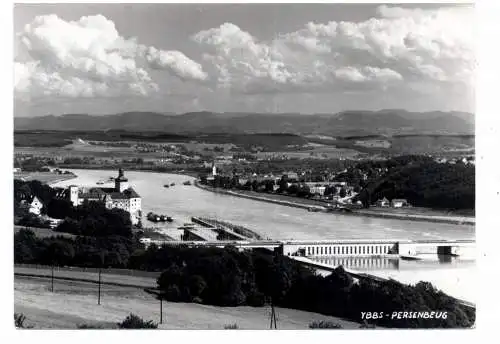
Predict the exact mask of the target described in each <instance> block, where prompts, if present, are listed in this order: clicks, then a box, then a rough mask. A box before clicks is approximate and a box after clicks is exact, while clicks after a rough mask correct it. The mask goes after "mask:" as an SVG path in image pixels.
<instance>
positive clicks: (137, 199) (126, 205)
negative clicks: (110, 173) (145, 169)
mask: <svg viewBox="0 0 500 344" xmlns="http://www.w3.org/2000/svg"><path fill="white" fill-rule="evenodd" d="M66 197H68V198H69V200H70V201H71V203H73V206H75V207H76V206H78V205H81V204H82V203H83V202H84V201H85V200H87V201H89V202H92V201H94V202H103V203H104V204H105V206H106V208H108V209H112V208H118V209H123V210H125V211H128V212H129V213H130V220H131V221H132V224H134V225H135V224H137V223H139V220H140V218H141V215H142V210H141V196H139V194H138V193H137V192H136V191H135V190H134V189H133V188H132V187H131V186H129V184H128V179H127V178H125V176H124V174H123V170H122V169H121V168H120V169H119V170H118V177H117V178H115V187H114V188H105V187H90V188H88V187H80V186H77V185H70V186H69V187H68V190H67V193H66Z"/></svg>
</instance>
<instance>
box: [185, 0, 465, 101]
mask: <svg viewBox="0 0 500 344" xmlns="http://www.w3.org/2000/svg"><path fill="white" fill-rule="evenodd" d="M458 23H459V24H458ZM472 27H473V12H472V10H471V9H470V8H461V7H460V8H458V7H449V8H440V9H425V10H422V9H410V8H399V7H389V6H380V7H379V8H378V10H377V16H376V17H375V18H370V19H368V20H365V21H361V22H348V21H341V22H336V21H331V22H328V23H314V22H310V23H307V24H306V25H304V27H303V28H302V29H300V30H298V31H295V32H289V33H281V34H279V35H278V36H276V37H275V38H273V39H272V40H267V41H260V40H258V39H257V38H255V37H253V36H252V34H251V33H249V32H245V31H243V30H241V29H240V28H239V27H238V26H236V25H234V24H231V23H225V24H223V25H221V26H220V27H217V28H212V29H208V30H204V31H200V32H198V33H197V34H195V35H193V37H192V38H193V40H194V41H195V42H197V43H199V44H200V46H201V47H202V48H203V49H205V51H206V53H205V63H208V64H210V65H212V66H213V67H214V68H213V70H214V71H215V72H214V73H213V74H214V75H213V77H214V79H216V80H218V82H219V86H220V87H225V88H230V89H232V90H235V91H238V92H256V90H260V91H261V92H263V93H264V92H268V91H279V92H288V91H294V90H297V88H299V89H304V90H308V91H311V90H318V91H323V90H341V89H342V88H343V87H351V86H350V84H352V83H357V84H358V85H360V87H361V85H362V84H363V85H364V84H370V85H371V86H372V87H375V86H381V87H383V88H386V87H387V86H397V87H403V88H404V87H405V86H406V85H410V84H412V83H419V84H422V83H434V84H435V83H446V82H447V83H457V82H458V83H464V84H466V85H469V86H470V87H472V85H471V82H472V76H473V73H474V64H475V63H474V51H473V31H472ZM346 83H347V84H346ZM408 89H410V88H408ZM413 89H415V88H413Z"/></svg>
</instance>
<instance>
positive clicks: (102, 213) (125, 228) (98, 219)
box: [49, 200, 132, 237]
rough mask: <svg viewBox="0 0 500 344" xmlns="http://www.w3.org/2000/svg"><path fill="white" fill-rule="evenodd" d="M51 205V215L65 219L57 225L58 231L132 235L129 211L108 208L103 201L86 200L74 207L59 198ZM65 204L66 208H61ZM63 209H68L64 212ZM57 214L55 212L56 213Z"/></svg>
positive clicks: (100, 234) (90, 234)
mask: <svg viewBox="0 0 500 344" xmlns="http://www.w3.org/2000/svg"><path fill="white" fill-rule="evenodd" d="M55 203H56V205H55V206H54V202H52V203H51V204H50V205H49V216H50V215H51V214H52V215H57V216H54V217H56V218H64V219H65V220H64V221H63V222H62V223H61V224H59V226H57V227H56V229H55V230H56V231H58V232H65V233H71V234H76V235H86V236H95V237H98V236H108V235H119V236H123V237H131V236H132V223H131V221H130V214H129V212H127V211H125V210H123V209H118V208H113V209H107V208H106V207H105V205H104V203H102V202H84V203H83V204H81V205H79V206H77V207H73V206H72V205H71V203H70V204H69V205H68V201H65V200H57V202H55ZM59 204H65V205H66V206H65V208H59V207H58V206H59ZM62 210H66V211H67V212H66V213H64V212H63V211H62ZM56 212H57V214H54V213H56Z"/></svg>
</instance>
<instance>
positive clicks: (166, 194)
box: [53, 170, 475, 302]
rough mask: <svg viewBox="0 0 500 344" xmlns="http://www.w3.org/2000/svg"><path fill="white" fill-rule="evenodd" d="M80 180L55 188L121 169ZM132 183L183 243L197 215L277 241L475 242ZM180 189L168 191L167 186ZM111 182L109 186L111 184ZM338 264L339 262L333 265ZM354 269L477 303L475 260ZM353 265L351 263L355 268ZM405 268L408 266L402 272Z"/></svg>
mask: <svg viewBox="0 0 500 344" xmlns="http://www.w3.org/2000/svg"><path fill="white" fill-rule="evenodd" d="M72 172H74V173H75V174H76V175H77V178H75V179H72V180H66V181H63V182H59V183H56V184H54V185H53V186H59V187H66V186H68V185H71V184H76V185H82V186H98V185H96V182H97V181H100V180H106V179H108V178H109V177H111V176H112V177H116V175H117V172H116V171H109V170H107V171H106V170H72ZM125 176H126V177H127V178H128V179H129V184H130V185H131V186H132V187H133V188H134V189H135V190H136V191H137V192H138V193H139V194H140V195H141V197H142V210H143V214H147V213H148V212H149V211H152V212H155V213H158V214H165V215H168V216H172V217H173V218H174V222H172V223H169V224H153V223H151V222H149V221H147V220H146V219H144V220H143V225H144V226H146V227H157V228H158V229H159V230H161V231H162V232H164V233H165V234H167V235H170V236H171V237H173V238H176V239H178V238H179V237H180V234H181V231H179V230H177V227H178V226H180V225H182V224H183V223H186V222H190V218H191V216H205V217H213V218H217V219H220V220H224V221H228V222H231V223H234V224H238V225H242V226H245V227H247V228H249V229H252V230H253V231H255V232H257V233H259V234H260V235H261V236H263V237H266V238H271V239H294V240H299V239H313V240H314V239H320V240H326V239H391V240H394V239H410V240H428V239H474V238H475V229H474V226H472V225H455V224H446V223H431V222H422V221H408V220H397V219H382V218H373V217H361V216H352V215H342V214H327V213H313V212H308V211H306V210H304V209H299V208H292V207H287V206H282V205H277V204H272V203H265V202H259V201H254V200H250V199H245V198H240V197H235V196H229V195H221V194H216V193H213V192H210V191H205V190H202V189H199V188H197V187H195V186H194V185H190V186H188V185H182V183H183V182H184V181H187V180H190V181H191V182H193V180H194V179H193V178H192V177H188V176H183V175H175V174H166V173H154V172H136V171H126V173H125ZM171 183H175V184H176V185H175V186H172V187H169V188H164V187H163V185H164V184H171ZM111 185H112V184H105V185H103V186H111ZM332 264H333V265H335V264H337V262H334V261H332ZM352 264H354V266H352V267H351V266H349V267H351V268H353V269H356V270H359V271H369V272H370V273H373V274H378V275H379V276H386V277H392V278H395V279H398V280H401V281H403V282H407V283H415V281H416V282H418V281H419V280H426V281H429V282H432V283H434V284H435V285H437V286H438V287H439V288H441V289H443V291H445V292H448V293H450V294H452V295H454V296H456V297H460V298H463V299H466V300H468V301H472V302H473V300H474V294H473V291H474V288H472V287H473V285H472V282H473V280H474V278H473V275H474V273H475V264H474V260H473V258H471V257H469V258H467V259H465V260H464V259H460V260H452V261H447V262H443V261H439V260H437V259H434V260H433V259H430V260H429V259H426V260H425V261H423V262H407V261H405V262H401V261H399V263H397V264H393V265H391V264H388V265H387V264H379V267H377V264H372V265H367V266H364V265H363V264H358V263H356V262H354V263H352ZM352 264H351V265H352ZM402 266H404V267H405V268H401V267H402Z"/></svg>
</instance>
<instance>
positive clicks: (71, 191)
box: [69, 185, 78, 207]
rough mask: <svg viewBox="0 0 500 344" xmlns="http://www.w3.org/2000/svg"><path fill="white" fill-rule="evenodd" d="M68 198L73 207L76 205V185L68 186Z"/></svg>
mask: <svg viewBox="0 0 500 344" xmlns="http://www.w3.org/2000/svg"><path fill="white" fill-rule="evenodd" d="M69 200H70V201H71V203H72V204H73V206H74V207H76V206H77V205H78V186H76V185H70V186H69Z"/></svg>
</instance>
